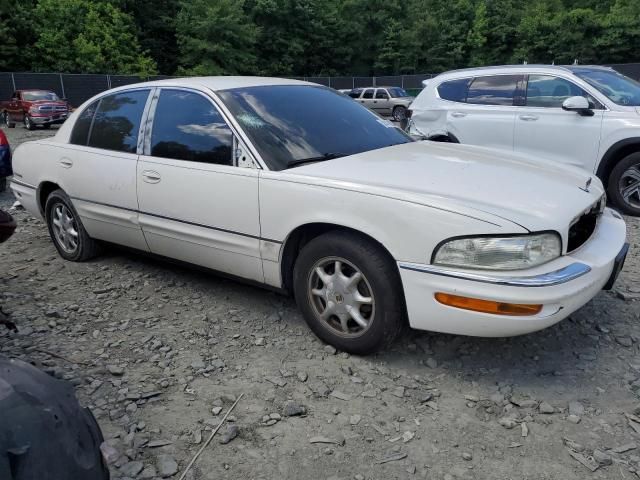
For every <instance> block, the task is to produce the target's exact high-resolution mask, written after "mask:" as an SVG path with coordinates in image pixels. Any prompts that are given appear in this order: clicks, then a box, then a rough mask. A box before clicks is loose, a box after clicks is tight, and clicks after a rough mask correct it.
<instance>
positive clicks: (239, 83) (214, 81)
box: [113, 76, 318, 91]
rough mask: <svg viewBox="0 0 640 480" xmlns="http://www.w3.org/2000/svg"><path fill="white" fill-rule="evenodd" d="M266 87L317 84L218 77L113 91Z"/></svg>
mask: <svg viewBox="0 0 640 480" xmlns="http://www.w3.org/2000/svg"><path fill="white" fill-rule="evenodd" d="M267 85H312V86H317V85H318V84H317V83H311V82H304V81H302V80H295V79H289V78H275V77H241V76H220V77H183V78H169V79H166V80H154V81H151V82H142V83H134V84H129V85H125V86H122V87H118V88H114V89H113V91H117V90H126V89H130V88H144V87H169V86H170V87H185V88H196V89H198V88H203V87H204V88H208V89H210V90H213V91H220V90H229V89H231V88H247V87H262V86H267Z"/></svg>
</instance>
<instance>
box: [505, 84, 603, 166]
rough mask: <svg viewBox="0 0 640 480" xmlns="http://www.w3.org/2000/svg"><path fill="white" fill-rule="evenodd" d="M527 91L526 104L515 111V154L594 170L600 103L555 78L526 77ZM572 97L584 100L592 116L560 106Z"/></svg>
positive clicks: (596, 156) (601, 114)
mask: <svg viewBox="0 0 640 480" xmlns="http://www.w3.org/2000/svg"><path fill="white" fill-rule="evenodd" d="M526 92H527V93H526V105H525V106H522V107H518V108H517V110H518V112H517V114H516V121H515V137H514V148H515V151H516V152H521V153H526V154H530V155H534V156H538V157H542V158H546V159H549V160H555V161H558V162H562V163H567V164H570V165H574V166H578V167H581V168H586V169H587V170H589V171H593V170H594V168H595V164H596V161H597V158H598V150H599V148H600V136H601V130H602V119H603V113H604V107H603V106H602V104H600V102H598V101H597V100H596V99H595V98H593V97H592V96H590V95H589V94H588V93H587V92H586V91H584V90H583V89H582V88H581V87H579V86H578V85H576V84H575V83H573V82H571V81H570V80H568V79H565V78H562V77H559V76H555V75H547V74H545V75H537V74H536V75H529V77H528V83H527V89H526ZM574 96H582V97H585V98H587V100H588V101H589V103H590V105H591V106H592V107H593V108H592V111H593V116H582V115H579V114H577V113H576V112H567V111H565V110H563V109H562V103H563V102H564V101H565V100H566V99H567V98H569V97H574Z"/></svg>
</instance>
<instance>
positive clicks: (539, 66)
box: [438, 63, 613, 77]
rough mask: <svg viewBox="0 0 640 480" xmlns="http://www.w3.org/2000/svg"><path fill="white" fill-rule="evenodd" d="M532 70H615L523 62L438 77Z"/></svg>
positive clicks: (599, 67)
mask: <svg viewBox="0 0 640 480" xmlns="http://www.w3.org/2000/svg"><path fill="white" fill-rule="evenodd" d="M531 70H536V71H546V72H550V73H553V72H556V73H557V72H577V71H580V72H585V71H594V70H601V71H603V70H604V71H611V70H613V69H612V68H611V67H604V66H602V65H543V64H534V63H530V64H522V65H494V66H489V67H475V68H461V69H458V70H450V71H448V72H444V73H441V74H439V75H438V77H443V76H445V75H446V76H449V75H451V76H458V75H460V74H474V73H475V72H478V73H479V74H487V73H503V72H513V73H527V72H529V71H531Z"/></svg>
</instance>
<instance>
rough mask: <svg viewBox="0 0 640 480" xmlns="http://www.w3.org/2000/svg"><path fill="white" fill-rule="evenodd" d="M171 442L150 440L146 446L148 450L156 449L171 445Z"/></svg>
mask: <svg viewBox="0 0 640 480" xmlns="http://www.w3.org/2000/svg"><path fill="white" fill-rule="evenodd" d="M172 443H173V442H172V441H171V440H152V441H150V442H149V443H148V444H147V447H149V448H158V447H164V446H165V445H171V444H172Z"/></svg>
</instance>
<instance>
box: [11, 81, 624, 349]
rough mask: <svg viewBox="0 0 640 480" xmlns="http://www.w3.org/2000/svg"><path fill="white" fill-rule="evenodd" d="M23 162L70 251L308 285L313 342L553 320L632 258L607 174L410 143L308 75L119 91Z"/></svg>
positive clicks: (38, 207)
mask: <svg viewBox="0 0 640 480" xmlns="http://www.w3.org/2000/svg"><path fill="white" fill-rule="evenodd" d="M14 170H15V176H14V177H13V181H12V183H11V188H12V190H13V192H14V193H15V195H16V196H17V198H18V199H19V201H20V202H21V203H22V204H23V205H24V207H25V208H26V209H27V210H28V211H30V212H32V213H33V214H35V215H38V216H41V217H43V218H44V219H45V221H46V223H47V225H48V228H49V233H50V235H51V238H52V240H53V243H54V245H55V247H56V249H57V250H58V252H59V253H60V255H61V256H62V257H63V258H65V259H67V260H71V261H83V260H87V259H89V258H91V257H92V256H94V255H96V254H97V253H98V251H99V247H100V246H101V243H102V242H108V243H114V244H119V245H124V246H126V247H130V248H133V249H136V250H140V251H142V252H147V253H149V254H154V255H158V256H162V257H169V258H171V259H176V260H179V261H182V262H186V263H189V264H195V265H198V266H201V267H206V268H208V269H211V270H214V271H217V272H220V273H223V274H227V275H231V276H234V277H237V278H241V279H244V280H248V281H252V282H254V283H259V284H262V285H265V286H268V287H272V288H275V289H278V290H281V291H285V292H291V293H292V294H293V295H294V296H295V299H296V301H297V304H298V306H299V308H300V309H301V311H302V313H303V315H304V317H305V319H306V321H307V323H308V324H309V326H310V328H311V329H312V330H313V331H314V332H315V333H316V335H318V336H319V337H320V338H321V339H322V340H324V341H326V342H328V343H330V344H333V345H334V346H336V347H337V348H339V349H342V350H344V351H348V352H353V353H359V354H366V353H371V352H374V351H376V350H378V349H380V348H382V347H384V346H385V345H387V344H388V343H389V342H391V341H392V340H393V339H394V338H395V336H396V335H397V333H398V332H399V331H400V330H401V329H402V327H403V326H404V325H406V324H408V325H409V326H411V327H413V328H415V329H421V330H431V331H437V332H447V333H453V334H462V335H475V336H488V337H494V336H496V337H498V336H510V335H518V334H524V333H528V332H532V331H535V330H539V329H542V328H545V327H547V326H549V325H552V324H554V323H556V322H558V321H560V320H562V319H563V318H565V317H567V316H568V315H570V314H571V313H572V312H574V311H575V310H576V309H578V308H579V307H581V306H582V305H584V304H585V303H586V302H588V301H589V300H590V299H591V298H593V297H594V296H595V295H596V294H597V293H598V292H599V291H600V290H602V289H603V288H610V287H611V286H612V284H613V282H614V281H615V279H616V276H617V275H618V273H619V271H620V269H621V268H622V264H623V262H624V259H625V256H626V253H627V249H628V246H627V244H626V243H625V238H626V227H625V223H624V221H623V219H622V218H621V216H620V215H619V214H618V213H617V212H615V211H614V210H611V209H609V208H607V207H606V197H605V194H604V189H603V186H602V183H601V182H600V180H598V179H597V178H596V177H595V176H594V175H591V174H589V173H587V172H585V171H582V170H578V169H574V168H572V167H568V166H559V165H555V164H553V163H549V162H544V161H541V160H540V159H537V158H536V159H531V158H528V157H523V156H518V155H517V154H513V153H504V152H499V151H494V150H490V149H484V148H480V147H471V146H465V145H454V144H444V143H434V142H428V141H412V139H411V138H410V137H409V136H408V135H406V134H405V133H404V132H402V131H401V130H400V129H398V128H396V127H394V126H393V125H392V124H391V123H389V122H387V121H385V120H383V119H381V118H380V117H378V116H377V115H376V114H375V113H372V112H370V111H369V110H367V109H366V108H365V107H363V106H362V105H359V104H358V103H356V102H353V101H352V100H351V99H350V98H348V97H345V96H344V95H341V94H339V93H338V92H335V91H333V90H331V89H329V88H325V87H322V86H319V85H315V84H311V83H306V82H301V81H296V80H284V79H272V78H252V77H218V78H192V79H175V80H162V81H157V82H150V83H141V84H135V85H130V86H127V87H121V88H117V89H114V90H110V91H107V92H104V93H101V94H99V95H97V96H96V97H94V98H92V99H90V100H89V101H87V102H86V103H85V104H84V105H82V106H81V107H80V108H78V109H77V110H76V111H75V112H74V113H73V115H72V116H71V117H70V118H69V120H68V121H67V122H66V123H65V124H64V125H63V126H62V127H61V128H60V130H59V131H58V132H57V134H56V135H55V136H54V137H52V138H48V139H41V140H36V141H32V142H27V143H24V144H23V145H21V146H20V147H18V148H17V150H16V152H15V156H14Z"/></svg>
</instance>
